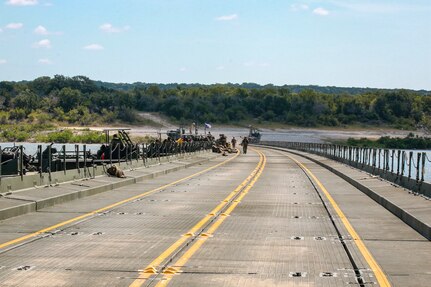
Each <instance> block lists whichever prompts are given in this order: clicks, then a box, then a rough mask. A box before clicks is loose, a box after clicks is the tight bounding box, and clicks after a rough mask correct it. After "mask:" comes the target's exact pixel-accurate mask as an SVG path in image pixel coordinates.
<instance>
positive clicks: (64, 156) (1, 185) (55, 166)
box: [0, 141, 212, 193]
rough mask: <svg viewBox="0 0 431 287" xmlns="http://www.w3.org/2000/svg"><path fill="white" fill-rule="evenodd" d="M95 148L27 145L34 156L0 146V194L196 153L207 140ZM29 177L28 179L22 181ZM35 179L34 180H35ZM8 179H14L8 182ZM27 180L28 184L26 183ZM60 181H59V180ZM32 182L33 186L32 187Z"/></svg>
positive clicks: (19, 148)
mask: <svg viewBox="0 0 431 287" xmlns="http://www.w3.org/2000/svg"><path fill="white" fill-rule="evenodd" d="M90 146H91V147H92V148H93V149H94V148H95V147H96V145H86V144H83V145H78V144H76V145H71V144H68V145H53V144H49V145H36V144H33V145H31V146H30V145H28V146H27V147H28V148H29V147H30V148H31V149H32V150H33V152H34V150H36V152H34V154H31V155H30V154H26V149H25V147H24V146H23V145H17V146H13V147H5V148H3V149H2V148H1V147H0V193H1V192H4V191H5V190H6V191H7V190H10V189H13V186H12V187H10V186H8V185H10V184H9V182H13V185H14V186H21V184H24V182H25V183H26V184H25V186H26V187H27V185H33V186H35V185H40V184H41V183H42V182H44V183H45V182H48V183H49V184H51V182H53V181H54V178H53V176H52V175H53V174H54V173H57V175H56V176H57V177H58V178H60V177H59V172H62V173H64V176H63V177H64V179H69V180H70V179H74V178H75V179H76V178H92V177H94V176H95V175H96V174H100V173H101V172H102V171H101V170H100V169H101V168H100V167H99V169H98V170H97V166H102V168H103V169H105V166H106V165H112V164H120V165H121V164H124V165H126V166H130V167H137V166H147V165H148V164H152V163H153V164H154V163H157V162H159V163H160V162H161V161H162V160H163V161H170V160H172V159H173V158H175V157H182V156H186V155H189V154H192V153H196V152H202V151H206V150H210V149H211V147H212V143H211V142H209V141H195V142H184V143H176V142H169V141H165V142H152V143H145V144H136V145H121V144H115V145H109V144H108V145H100V146H99V145H97V149H98V152H97V154H92V153H91V152H90V150H89V147H90ZM26 174H28V175H31V176H32V179H31V180H30V179H28V178H24V177H25V175H26ZM36 176H37V178H36ZM12 178H14V179H13V180H12ZM27 181H28V182H27ZM59 181H60V179H59ZM33 183H34V184H33Z"/></svg>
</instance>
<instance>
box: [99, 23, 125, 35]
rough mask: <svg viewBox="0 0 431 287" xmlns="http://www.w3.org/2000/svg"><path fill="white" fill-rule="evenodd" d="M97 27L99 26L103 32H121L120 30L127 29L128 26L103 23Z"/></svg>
mask: <svg viewBox="0 0 431 287" xmlns="http://www.w3.org/2000/svg"><path fill="white" fill-rule="evenodd" d="M99 28H100V30H102V31H103V32H106V33H121V32H126V31H127V30H129V29H130V26H124V27H114V26H113V25H112V24H110V23H105V24H102V25H100V27H99Z"/></svg>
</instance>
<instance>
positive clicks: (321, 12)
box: [313, 7, 329, 16]
mask: <svg viewBox="0 0 431 287" xmlns="http://www.w3.org/2000/svg"><path fill="white" fill-rule="evenodd" d="M313 14H316V15H319V16H328V15H329V11H328V10H326V9H325V8H322V7H319V8H316V9H314V10H313Z"/></svg>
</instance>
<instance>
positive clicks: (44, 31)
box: [34, 25, 62, 35]
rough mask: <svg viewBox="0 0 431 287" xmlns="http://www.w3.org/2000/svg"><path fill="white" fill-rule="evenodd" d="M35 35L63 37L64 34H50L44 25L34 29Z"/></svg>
mask: <svg viewBox="0 0 431 287" xmlns="http://www.w3.org/2000/svg"><path fill="white" fill-rule="evenodd" d="M34 33H35V34H38V35H61V34H62V33H61V32H50V31H48V29H46V28H45V27H43V26H42V25H39V26H37V27H36V28H35V29H34Z"/></svg>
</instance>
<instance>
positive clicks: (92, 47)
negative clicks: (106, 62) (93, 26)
mask: <svg viewBox="0 0 431 287" xmlns="http://www.w3.org/2000/svg"><path fill="white" fill-rule="evenodd" d="M83 49H84V50H89V51H100V50H103V49H105V48H103V46H102V45H99V44H90V45H87V46H85V47H84V48H83Z"/></svg>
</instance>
